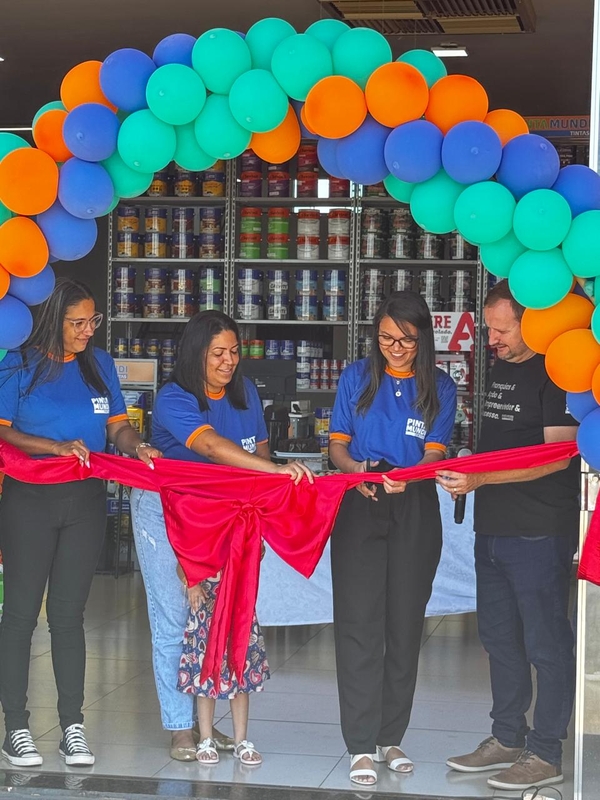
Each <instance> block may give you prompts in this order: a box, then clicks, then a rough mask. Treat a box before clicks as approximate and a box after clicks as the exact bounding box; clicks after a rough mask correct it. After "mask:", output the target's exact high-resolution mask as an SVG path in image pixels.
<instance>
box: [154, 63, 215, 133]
mask: <svg viewBox="0 0 600 800" xmlns="http://www.w3.org/2000/svg"><path fill="white" fill-rule="evenodd" d="M146 100H147V101H148V108H149V109H150V111H152V113H153V114H154V116H155V117H158V119H160V120H162V121H163V122H166V123H168V124H169V125H186V124H187V123H188V122H193V121H194V120H195V119H196V117H197V116H198V114H199V113H200V112H201V111H202V109H203V107H204V103H206V87H205V86H204V84H203V83H202V78H201V77H200V76H199V75H198V73H197V72H195V70H193V69H191V68H190V67H186V66H184V65H183V64H165V66H164V67H159V68H158V69H157V70H155V71H154V72H153V73H152V75H151V76H150V78H149V80H148V83H147V85H146Z"/></svg>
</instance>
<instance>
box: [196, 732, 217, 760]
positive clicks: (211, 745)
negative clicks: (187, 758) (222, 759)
mask: <svg viewBox="0 0 600 800" xmlns="http://www.w3.org/2000/svg"><path fill="white" fill-rule="evenodd" d="M204 753H206V754H207V755H208V756H210V757H209V758H199V756H200V755H203V754H204ZM196 760H197V761H198V762H199V763H200V764H207V765H211V764H218V763H219V753H218V752H217V746H216V745H215V740H214V739H211V738H210V737H208V738H206V739H203V740H202V741H201V742H198V744H197V745H196Z"/></svg>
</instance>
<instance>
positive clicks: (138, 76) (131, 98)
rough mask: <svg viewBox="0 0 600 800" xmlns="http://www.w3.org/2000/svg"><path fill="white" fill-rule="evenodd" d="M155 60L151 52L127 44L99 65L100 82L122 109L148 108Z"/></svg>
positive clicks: (136, 109) (116, 104)
mask: <svg viewBox="0 0 600 800" xmlns="http://www.w3.org/2000/svg"><path fill="white" fill-rule="evenodd" d="M155 69H156V64H155V63H154V61H152V59H151V58H150V56H147V55H146V53H142V51H141V50H135V49H134V48H132V47H125V48H123V49H122V50H115V52H114V53H111V54H110V55H109V56H108V58H107V59H105V61H104V63H103V64H102V66H101V67H100V86H101V87H102V91H103V92H104V94H105V95H106V97H107V98H108V100H110V102H111V103H113V105H115V106H117V108H120V109H121V110H123V111H141V109H142V108H148V103H147V102H146V84H147V83H148V80H149V78H150V75H152V73H153V72H154V70H155Z"/></svg>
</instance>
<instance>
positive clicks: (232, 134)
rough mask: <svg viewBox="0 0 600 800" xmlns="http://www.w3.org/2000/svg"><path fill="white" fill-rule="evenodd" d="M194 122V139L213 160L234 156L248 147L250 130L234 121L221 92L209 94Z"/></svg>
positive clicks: (226, 98) (227, 99) (227, 101)
mask: <svg viewBox="0 0 600 800" xmlns="http://www.w3.org/2000/svg"><path fill="white" fill-rule="evenodd" d="M194 124H195V134H196V141H197V142H198V144H199V146H200V147H201V148H202V150H204V152H205V153H207V154H208V155H209V156H212V157H213V158H214V159H215V160H216V159H217V158H236V157H237V156H239V155H241V154H242V153H243V152H244V150H246V149H247V148H248V145H249V144H250V140H251V139H252V134H251V133H250V131H247V130H246V129H245V128H242V126H241V125H240V124H239V123H238V122H236V120H235V118H234V116H233V114H232V113H231V109H230V108H229V98H228V97H224V96H223V95H222V94H211V95H209V97H208V99H207V101H206V105H205V106H204V108H203V109H202V111H201V112H200V114H199V115H198V117H197V119H196V122H195V123H194Z"/></svg>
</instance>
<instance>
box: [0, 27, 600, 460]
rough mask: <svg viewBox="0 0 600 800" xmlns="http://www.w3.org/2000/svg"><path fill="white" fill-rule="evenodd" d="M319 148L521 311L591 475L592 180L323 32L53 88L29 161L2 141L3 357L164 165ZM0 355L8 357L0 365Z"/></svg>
mask: <svg viewBox="0 0 600 800" xmlns="http://www.w3.org/2000/svg"><path fill="white" fill-rule="evenodd" d="M302 135H304V136H310V137H312V138H316V139H317V140H318V154H319V160H320V162H321V164H322V166H323V168H324V169H325V170H326V171H327V172H328V173H330V174H331V175H333V176H336V177H340V178H347V179H350V180H352V181H355V182H356V183H360V184H371V183H377V182H379V181H382V180H383V181H384V183H385V186H386V188H387V190H388V192H389V193H390V195H392V197H394V198H395V199H397V200H398V201H399V202H400V203H406V204H409V205H410V210H411V213H412V215H413V217H414V219H415V220H416V222H417V223H418V225H420V226H421V227H422V228H423V229H424V230H426V231H429V232H431V233H440V234H442V233H449V232H450V231H453V230H458V231H459V232H460V233H461V234H462V235H463V236H464V237H465V239H466V240H468V241H469V242H471V243H472V244H475V245H477V246H479V247H480V253H481V259H482V262H483V264H484V265H485V267H486V268H487V269H488V270H489V271H490V272H491V273H493V274H494V275H497V276H500V277H507V278H508V281H509V284H510V287H511V290H512V292H513V294H514V296H515V297H516V299H517V300H518V301H519V302H520V303H521V304H522V305H524V306H525V307H526V312H525V315H524V317H523V336H524V338H525V341H526V342H527V344H528V345H529V346H530V347H531V348H532V349H533V350H535V351H536V352H538V353H543V354H545V359H546V367H547V370H548V373H549V375H550V377H551V378H552V380H553V381H554V382H555V383H556V384H558V385H559V386H560V387H561V388H563V389H565V390H566V391H567V392H569V408H570V410H571V412H572V413H573V414H574V415H575V416H576V417H577V418H578V419H579V420H580V421H581V426H580V430H579V439H578V442H579V446H580V450H581V452H582V454H583V456H584V457H585V458H586V460H587V461H588V462H590V463H591V464H592V465H594V466H595V467H596V468H600V309H599V308H595V303H596V301H597V299H598V298H600V283H599V280H600V176H599V175H598V174H597V173H595V172H594V171H592V170H591V169H589V168H588V167H585V166H580V165H573V166H567V167H564V168H563V169H561V168H560V162H559V157H558V154H557V152H556V150H555V148H554V146H553V145H552V144H551V143H550V142H548V141H546V140H545V139H543V138H542V137H540V136H537V135H535V134H530V133H529V132H528V127H527V124H526V122H525V120H524V119H523V118H522V117H521V116H520V115H519V114H517V113H515V112H514V111H510V110H507V109H497V110H492V111H490V110H489V105H488V97H487V94H486V92H485V89H484V88H483V86H482V85H481V84H480V83H479V82H478V81H476V80H474V79H473V78H470V77H468V76H466V75H447V73H446V68H445V66H444V64H443V63H442V61H440V59H438V58H437V57H436V56H435V55H434V54H433V53H431V52H429V51H426V50H411V51H408V52H406V53H404V54H403V55H401V56H400V57H399V58H398V59H397V60H396V61H393V60H392V51H391V48H390V45H389V43H388V42H387V40H386V39H385V38H384V37H383V36H382V35H381V34H379V33H377V32H376V31H373V30H370V29H367V28H349V27H348V26H347V25H346V24H344V23H343V22H341V21H337V20H332V19H324V20H320V21H318V22H315V23H314V24H313V25H311V26H310V27H309V28H308V29H307V30H306V32H304V33H297V32H296V31H295V29H294V28H293V27H292V26H291V25H290V24H289V23H288V22H286V21H285V20H282V19H276V18H269V19H263V20H261V21H259V22H257V23H256V24H255V25H253V26H252V27H251V28H250V30H249V31H248V32H247V34H245V35H244V34H241V33H238V32H236V31H231V30H227V29H225V28H215V29H213V30H209V31H207V32H206V33H204V34H202V36H200V37H199V38H198V39H196V38H195V37H193V36H190V35H188V34H173V35H171V36H167V37H166V38H165V39H163V40H162V41H161V42H160V43H159V44H158V45H157V47H156V49H155V50H154V53H153V55H152V58H150V57H149V56H148V55H146V54H145V53H143V52H141V51H139V50H135V49H129V48H127V49H122V50H117V51H116V52H114V53H112V54H111V55H109V56H108V58H106V60H105V61H104V62H100V61H86V62H83V63H81V64H78V65H77V66H75V67H73V69H71V70H70V71H69V72H68V73H67V75H66V76H65V77H64V79H63V81H62V84H61V88H60V101H58V100H57V101H54V102H50V103H47V104H46V105H44V106H43V107H42V108H41V109H40V110H39V111H38V112H37V114H36V115H35V117H34V120H33V138H34V141H35V145H36V146H35V147H31V146H30V145H29V144H28V142H26V141H25V140H24V139H23V138H21V137H19V136H16V135H14V134H11V133H6V132H4V133H0V265H1V266H0V298H1V299H0V348H3V349H5V350H8V349H13V348H16V347H19V346H20V345H21V344H22V343H23V342H24V341H25V340H26V339H27V337H28V335H29V333H30V332H31V327H32V315H31V312H30V310H29V307H30V306H33V305H36V304H38V303H40V302H42V301H43V300H45V299H46V297H48V296H49V294H50V293H51V291H52V288H53V286H54V273H53V270H52V267H51V266H50V264H51V263H52V262H53V261H58V260H66V261H75V260H77V259H79V258H82V257H83V256H85V255H86V254H87V253H89V252H90V251H91V250H92V248H93V247H94V244H95V242H96V238H97V225H96V218H98V217H101V216H104V215H106V214H108V213H110V212H111V211H112V209H114V208H115V206H116V205H117V203H118V202H119V200H120V199H121V198H131V197H137V196H139V195H141V194H142V193H143V192H145V191H146V190H147V189H148V187H149V185H150V183H151V181H152V178H153V174H154V172H157V171H159V170H161V169H164V168H165V167H166V166H167V164H169V163H170V162H171V161H173V160H174V161H175V162H176V163H177V164H178V165H180V166H181V167H183V168H184V169H189V170H205V169H208V168H209V167H210V166H212V164H213V163H214V162H215V161H216V160H217V159H232V158H236V157H237V156H239V155H240V154H241V153H242V152H243V151H244V150H246V149H247V148H249V147H250V148H252V150H254V152H255V153H256V154H257V155H258V156H260V157H261V158H262V159H264V160H266V161H270V162H273V163H281V162H283V161H287V160H289V159H290V158H292V157H293V156H294V155H295V153H296V151H297V149H298V147H299V145H300V139H301V136H302ZM0 355H2V356H3V355H4V353H3V351H2V352H1V353H0Z"/></svg>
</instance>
